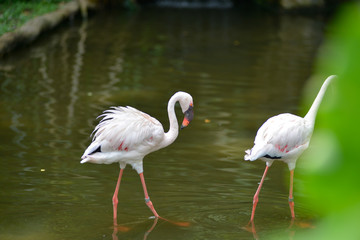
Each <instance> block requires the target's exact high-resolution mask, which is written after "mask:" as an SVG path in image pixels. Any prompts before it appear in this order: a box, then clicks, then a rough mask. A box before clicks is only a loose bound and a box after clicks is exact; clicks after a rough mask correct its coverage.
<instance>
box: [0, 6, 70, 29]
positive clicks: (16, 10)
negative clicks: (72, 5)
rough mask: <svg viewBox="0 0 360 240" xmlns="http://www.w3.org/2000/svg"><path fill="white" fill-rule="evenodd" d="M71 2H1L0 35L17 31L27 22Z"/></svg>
mask: <svg viewBox="0 0 360 240" xmlns="http://www.w3.org/2000/svg"><path fill="white" fill-rule="evenodd" d="M69 1H70V0H37V1H36V0H27V1H26V0H5V1H1V2H0V23H1V24H0V35H2V34H4V33H6V32H10V31H13V30H15V29H16V28H17V27H20V26H21V25H23V24H24V23H25V22H26V21H28V20H30V19H32V18H34V17H36V16H39V15H42V14H45V13H48V12H51V11H54V10H56V9H57V8H58V6H59V4H61V3H63V2H69Z"/></svg>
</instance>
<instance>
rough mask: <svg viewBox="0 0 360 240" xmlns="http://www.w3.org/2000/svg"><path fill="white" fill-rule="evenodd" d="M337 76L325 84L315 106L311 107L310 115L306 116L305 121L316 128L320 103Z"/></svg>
mask: <svg viewBox="0 0 360 240" xmlns="http://www.w3.org/2000/svg"><path fill="white" fill-rule="evenodd" d="M335 77H336V76H335V75H331V76H330V77H328V78H327V79H326V80H325V82H324V83H323V85H322V86H321V88H320V91H319V93H318V94H317V96H316V98H315V100H314V102H313V104H312V105H311V107H310V109H309V111H308V113H307V114H306V115H305V117H304V119H305V120H307V121H309V122H310V123H311V125H313V126H314V124H315V118H316V114H317V112H318V109H319V106H320V103H321V101H322V99H323V97H324V95H325V92H326V89H327V87H328V86H329V84H330V82H331V81H332V80H333V79H334V78H335Z"/></svg>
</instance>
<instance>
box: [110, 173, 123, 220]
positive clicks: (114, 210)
mask: <svg viewBox="0 0 360 240" xmlns="http://www.w3.org/2000/svg"><path fill="white" fill-rule="evenodd" d="M123 171H124V169H123V168H121V169H120V173H119V178H118V180H117V183H116V187H115V192H114V195H113V198H112V203H113V214H114V225H117V205H118V202H119V201H118V193H119V187H120V182H121V177H122V175H123Z"/></svg>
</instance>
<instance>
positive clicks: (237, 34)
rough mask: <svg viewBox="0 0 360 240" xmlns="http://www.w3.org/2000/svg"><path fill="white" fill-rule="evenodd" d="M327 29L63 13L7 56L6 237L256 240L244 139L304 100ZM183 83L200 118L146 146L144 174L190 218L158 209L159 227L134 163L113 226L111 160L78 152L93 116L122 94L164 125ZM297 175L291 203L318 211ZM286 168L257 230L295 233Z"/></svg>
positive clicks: (167, 12)
mask: <svg viewBox="0 0 360 240" xmlns="http://www.w3.org/2000/svg"><path fill="white" fill-rule="evenodd" d="M325 29H326V20H325V19H324V18H323V17H322V16H302V15H294V14H283V15H282V14H280V15H279V14H269V13H264V12H257V11H241V10H239V9H166V8H148V9H142V10H140V11H138V12H134V13H128V12H121V11H116V10H112V11H107V12H98V13H95V14H94V15H93V16H92V17H91V18H90V19H88V21H81V20H79V19H73V20H72V21H70V22H66V23H64V24H62V25H61V26H60V27H58V28H56V29H55V30H53V31H51V32H50V33H46V34H43V35H42V36H41V37H40V38H39V39H38V40H36V41H35V42H34V43H33V44H31V45H29V46H25V47H23V48H21V49H18V50H17V51H15V52H13V53H12V54H11V55H9V56H7V57H6V58H4V59H2V60H1V63H0V69H1V70H0V111H1V115H0V134H1V138H0V141H1V142H0V154H1V161H0V166H1V168H0V185H1V191H0V213H1V218H0V238H1V239H55V240H56V239H145V238H147V239H253V238H254V236H253V234H252V233H251V232H248V231H246V230H245V229H244V226H245V225H246V224H247V222H248V221H249V219H250V214H251V206H252V198H253V194H254V193H255V191H256V188H257V186H258V182H259V181H260V178H261V176H262V173H263V171H264V168H265V164H264V163H263V162H261V161H255V162H247V161H244V160H243V158H244V150H246V149H248V148H250V147H252V144H253V141H254V137H255V135H256V131H257V129H258V128H259V127H260V126H261V124H262V123H263V122H264V121H265V120H266V119H267V118H269V117H270V116H273V115H275V114H278V113H282V112H290V113H295V114H301V115H303V114H304V113H305V112H306V111H307V109H302V108H300V102H301V97H302V94H303V90H304V86H305V85H306V83H307V79H308V78H309V77H310V75H311V73H312V68H313V65H314V59H315V56H316V54H317V50H318V48H319V45H320V44H321V41H322V39H323V35H324V31H325ZM179 90H182V91H186V92H188V93H190V94H191V95H192V96H193V99H194V112H195V118H194V120H193V121H192V122H191V124H190V125H189V126H188V127H187V128H185V129H184V130H181V131H180V134H179V136H178V138H177V139H176V141H175V142H174V143H173V144H172V145H170V146H169V147H167V148H165V149H162V150H159V151H157V152H154V153H151V154H149V155H148V156H146V157H145V159H144V175H145V179H146V181H147V186H148V191H149V195H150V196H151V200H152V202H153V203H154V206H155V208H156V210H157V212H158V213H159V214H160V215H161V216H163V217H165V218H167V219H170V220H172V221H182V222H188V223H189V226H187V227H184V226H177V225H174V224H172V223H170V222H167V221H163V220H161V219H160V220H159V221H158V222H157V224H156V225H155V226H154V227H153V224H154V219H151V218H149V217H151V216H152V213H151V212H150V211H149V209H148V208H147V206H146V205H145V204H144V196H143V191H142V187H141V182H140V179H139V176H138V174H137V173H136V172H135V171H134V170H132V169H131V167H129V166H128V167H127V168H126V169H125V171H124V176H123V179H122V183H121V187H120V191H119V205H118V224H119V226H121V228H119V229H118V230H117V231H115V232H114V231H113V230H114V229H113V227H112V220H113V219H112V203H111V198H112V194H113V191H114V188H115V184H116V179H117V176H118V173H119V166H118V164H112V165H95V164H80V157H81V155H82V154H83V152H84V150H85V149H86V147H87V146H88V145H89V144H90V142H91V138H90V134H91V132H92V131H93V129H94V127H95V126H96V124H97V123H98V120H96V117H97V116H98V115H100V114H101V113H102V111H104V110H106V109H108V108H109V107H110V106H119V105H121V106H127V105H129V106H132V107H135V108H138V109H140V110H142V111H144V112H146V113H148V114H150V115H152V116H153V117H155V118H157V119H158V120H159V121H160V122H161V123H163V126H164V129H165V130H166V131H167V129H168V127H169V123H168V117H167V112H166V107H167V102H168V100H169V98H170V97H171V96H172V95H173V94H174V93H175V92H176V91H179ZM176 111H177V116H178V119H180V118H182V114H181V111H180V108H179V107H177V109H176ZM300 160H301V159H300ZM299 171H301V169H299ZM296 173H297V171H295V183H294V196H295V212H296V215H297V217H298V219H299V220H300V221H301V220H303V221H314V220H316V218H317V216H316V215H315V214H314V213H312V212H311V211H310V210H309V209H308V208H307V206H306V203H305V202H306V201H305V200H306V199H307V198H308V196H305V195H303V194H302V192H301V191H300V190H299V188H298V187H299V186H301V184H302V182H301V180H300V179H298V178H297V177H296ZM288 180H289V171H288V169H287V166H286V165H285V164H283V163H281V162H279V163H275V164H273V165H272V167H271V168H270V171H269V173H268V176H267V178H266V181H265V183H264V186H263V189H262V192H261V194H260V198H259V203H258V207H257V212H256V215H255V224H256V229H257V235H258V237H259V238H260V239H261V238H262V239H264V238H267V237H268V236H270V235H271V234H274V233H277V234H279V235H281V236H285V237H286V236H289V238H290V237H291V236H292V235H294V234H296V233H295V232H296V228H293V229H288V227H289V224H290V220H291V216H290V211H289V206H288ZM152 227H153V229H151V228H152ZM150 230H152V231H150Z"/></svg>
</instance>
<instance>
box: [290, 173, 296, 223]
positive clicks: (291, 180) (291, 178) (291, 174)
mask: <svg viewBox="0 0 360 240" xmlns="http://www.w3.org/2000/svg"><path fill="white" fill-rule="evenodd" d="M293 183H294V170H291V171H290V189H289V206H290V211H291V218H292V219H294V218H295V211H294V205H295V204H294V197H293Z"/></svg>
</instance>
